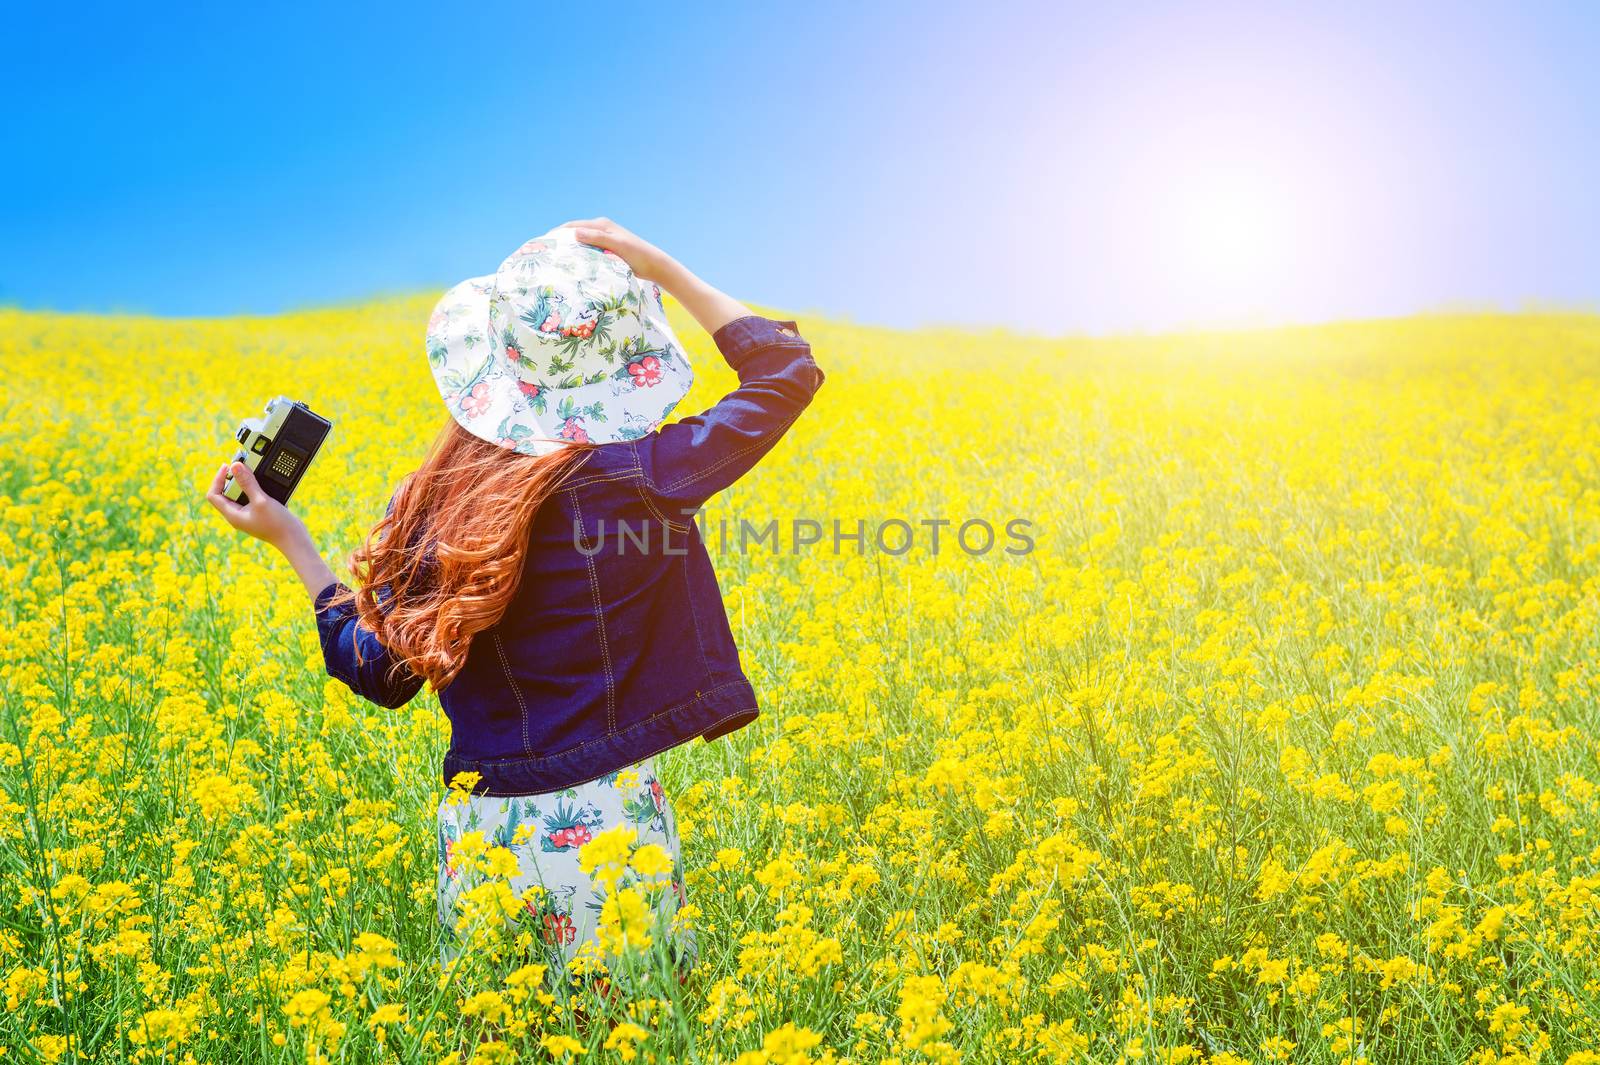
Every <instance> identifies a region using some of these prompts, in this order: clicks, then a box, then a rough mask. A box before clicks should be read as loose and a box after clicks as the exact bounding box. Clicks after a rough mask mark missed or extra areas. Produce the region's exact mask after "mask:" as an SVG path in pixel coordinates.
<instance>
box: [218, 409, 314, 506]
mask: <svg viewBox="0 0 1600 1065" xmlns="http://www.w3.org/2000/svg"><path fill="white" fill-rule="evenodd" d="M332 428H333V423H332V422H330V421H328V419H326V418H324V417H322V415H320V414H313V413H312V412H311V408H310V407H308V406H306V405H305V404H304V403H296V402H295V401H294V400H292V399H289V398H288V397H287V396H278V397H277V398H276V399H274V400H273V401H272V402H271V403H268V404H267V409H266V411H265V413H263V414H262V416H261V417H259V418H246V419H245V420H244V421H242V422H240V423H239V431H238V432H237V433H235V434H234V435H235V436H237V437H238V439H239V443H240V445H241V446H240V448H239V453H238V454H237V455H235V456H234V457H233V461H234V462H242V463H244V464H245V465H246V466H249V467H250V469H251V470H252V471H253V472H254V473H255V475H256V481H257V483H259V484H260V485H261V490H262V491H264V492H266V493H267V495H269V496H271V497H272V498H273V499H276V500H277V501H278V502H280V503H287V502H289V496H290V495H291V494H292V493H293V492H294V489H295V485H297V484H299V483H300V478H301V476H302V475H303V474H304V473H305V472H306V467H307V466H309V465H311V460H312V458H314V457H315V456H316V454H317V448H319V447H321V446H322V441H323V439H324V438H326V437H327V435H328V430H329V429H332ZM222 494H223V495H225V496H227V497H228V498H229V499H232V500H234V501H235V502H238V503H248V502H249V501H250V500H249V499H248V498H247V497H246V496H245V492H244V489H243V488H240V487H239V485H238V484H236V483H235V482H234V479H233V474H231V473H230V474H229V475H228V480H227V483H226V484H225V485H223V487H222Z"/></svg>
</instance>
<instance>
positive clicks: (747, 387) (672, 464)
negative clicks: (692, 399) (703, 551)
mask: <svg viewBox="0 0 1600 1065" xmlns="http://www.w3.org/2000/svg"><path fill="white" fill-rule="evenodd" d="M712 340H713V342H715V343H716V345H717V350H718V351H720V352H722V357H723V358H724V359H726V360H727V361H728V365H729V366H731V367H733V369H734V371H735V372H737V373H738V375H739V387H738V388H736V389H734V390H733V391H732V392H729V393H728V394H727V395H726V396H723V397H722V399H720V400H718V401H717V403H716V404H715V405H713V406H712V407H711V408H710V409H709V410H706V411H703V412H701V413H699V414H694V415H691V416H689V417H687V418H684V419H683V420H681V421H677V422H674V423H672V424H671V425H666V426H662V427H661V428H660V429H659V430H657V431H656V432H653V433H649V434H647V435H646V436H643V437H641V438H640V439H639V440H637V441H635V447H636V448H637V453H638V456H639V467H640V471H641V473H642V474H643V477H644V484H645V487H646V488H647V489H649V490H650V491H651V492H653V493H654V495H655V496H656V498H657V499H658V500H660V501H662V502H663V503H665V504H666V505H667V508H668V510H669V512H676V513H674V514H673V515H672V516H674V517H676V516H677V514H682V513H685V512H687V511H692V510H693V509H694V508H696V507H699V506H701V505H702V504H703V503H705V501H706V500H707V499H709V498H711V497H712V496H713V495H715V494H716V493H718V492H720V491H722V490H723V489H724V488H727V487H728V486H729V485H731V484H732V483H733V482H734V481H737V480H738V479H739V478H740V477H741V476H743V475H744V474H745V473H746V472H748V471H749V470H750V468H751V467H752V466H754V465H755V464H756V463H757V462H759V461H760V460H761V457H762V456H763V455H765V454H766V453H767V452H769V451H771V450H772V447H773V445H774V444H776V443H777V442H778V440H779V439H780V438H781V437H782V436H783V434H784V432H785V431H786V430H787V429H788V428H789V426H790V425H792V424H793V423H794V420H795V419H796V418H798V417H799V416H800V412H801V411H803V410H805V409H806V407H807V405H809V404H810V402H811V398H812V396H813V395H815V394H816V391H817V389H818V388H819V387H821V385H822V381H823V373H822V370H821V368H820V367H818V366H817V364H816V362H815V361H814V360H813V359H812V357H811V345H810V344H809V343H808V342H807V341H806V339H805V338H804V337H802V336H801V335H800V329H799V326H798V325H796V323H795V322H793V321H792V320H774V319H771V318H765V317H762V316H761V315H758V314H747V315H744V316H743V317H740V318H735V319H734V320H733V321H731V322H728V323H727V324H726V325H724V326H722V328H720V329H718V330H717V331H716V332H715V333H714V334H712Z"/></svg>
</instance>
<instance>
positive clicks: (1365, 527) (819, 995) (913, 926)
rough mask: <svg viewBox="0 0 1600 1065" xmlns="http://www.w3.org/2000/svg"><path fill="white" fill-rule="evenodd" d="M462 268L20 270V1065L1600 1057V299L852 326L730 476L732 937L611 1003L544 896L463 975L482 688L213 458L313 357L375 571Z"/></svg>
mask: <svg viewBox="0 0 1600 1065" xmlns="http://www.w3.org/2000/svg"><path fill="white" fill-rule="evenodd" d="M431 304H432V298H431V297H419V298H417V299H407V300H393V301H386V302H379V303H374V304H371V305H367V306H361V307H355V308H340V309H328V310H317V311H308V312H305V313H297V314H291V315H284V316H277V317H262V318H228V319H218V320H204V321H202V320H174V321H163V320H158V319H152V318H135V317H91V316H71V315H52V314H41V313H24V312H19V311H4V312H0V360H3V365H4V368H5V374H4V380H3V383H0V411H3V415H4V416H3V417H0V571H3V575H4V588H5V591H4V600H3V610H4V616H3V617H0V689H3V695H0V698H3V703H0V779H3V794H0V802H3V803H4V810H3V815H4V816H3V817H0V864H3V873H4V876H3V878H0V991H3V994H4V1006H5V1008H4V1010H3V1011H0V1060H4V1061H49V1062H57V1061H60V1062H68V1061H95V1062H113V1061H114V1062H123V1061H136V1062H190V1061H193V1062H218V1063H220V1062H235V1061H252V1062H254V1061H269V1062H300V1061H319V1060H329V1061H333V1060H339V1061H346V1062H364V1061H378V1060H394V1061H403V1062H418V1061H420V1062H428V1063H434V1062H440V1061H459V1060H464V1059H467V1058H474V1059H475V1060H478V1061H483V1062H509V1061H552V1060H553V1061H583V1062H630V1061H639V1062H644V1061H674V1062H689V1061H700V1062H707V1063H712V1062H717V1063H734V1062H737V1063H738V1065H802V1063H807V1062H816V1063H843V1062H857V1063H866V1062H896V1063H903V1065H913V1063H920V1062H932V1063H939V1065H954V1063H956V1062H968V1063H979V1062H1039V1063H1060V1062H1069V1061H1080V1060H1082V1061H1102V1062H1161V1063H1166V1062H1174V1063H1175V1062H1185V1061H1187V1062H1205V1061H1210V1062H1216V1063H1218V1065H1223V1063H1227V1065H1236V1063H1239V1062H1244V1061H1249V1062H1269V1061H1292V1062H1341V1063H1345V1062H1348V1063H1360V1062H1370V1063H1373V1065H1376V1063H1380V1062H1435V1061H1438V1062H1453V1063H1455V1062H1460V1063H1467V1062H1471V1063H1478V1065H1487V1063H1490V1062H1533V1061H1539V1062H1556V1063H1567V1065H1579V1063H1585V1062H1588V1063H1593V1062H1597V1061H1600V1057H1597V1056H1596V1055H1595V1054H1594V1053H1593V1052H1592V1048H1597V1047H1600V960H1597V959H1600V817H1597V811H1600V710H1597V704H1596V697H1597V694H1600V677H1597V675H1596V651H1597V647H1600V635H1597V624H1600V598H1597V596H1600V422H1597V419H1596V416H1595V414H1596V411H1597V410H1600V319H1596V318H1592V317H1582V316H1535V315H1526V316H1488V315H1460V316H1445V317H1428V318H1415V319H1407V320H1395V321H1381V322H1368V323H1352V324H1344V325H1331V326H1322V327H1308V328H1294V329H1282V330H1272V331H1261V332H1252V333H1240V334H1231V335H1225V334H1220V333H1219V334H1203V335H1202V334H1195V335H1185V336H1159V337H1143V338H1124V339H1116V340H1087V339H1063V338H1047V337H1037V336H1023V335H1017V334H1014V333H1007V332H1001V331H993V332H961V331H955V330H948V331H945V330H941V331H925V332H896V331H891V330H886V329H878V328H871V327H865V326H859V325H855V324H852V323H849V322H840V321H828V320H824V319H822V318H817V317H808V316H805V315H798V317H799V320H800V325H801V329H802V331H803V332H804V334H805V335H806V337H807V338H808V339H809V340H810V341H811V343H812V345H813V348H814V351H815V354H816V358H817V361H818V362H819V364H820V365H821V366H822V367H823V368H824V369H825V370H826V372H827V374H828V380H827V384H826V386H825V387H824V388H823V389H822V391H821V392H820V393H819V394H818V398H817V400H816V402H815V404H814V405H813V406H812V408H811V409H810V410H809V411H808V412H807V413H806V414H805V415H804V416H803V417H802V418H801V419H800V421H799V422H798V423H796V425H795V427H794V428H793V429H792V431H791V432H790V434H789V436H788V438H787V439H786V440H785V441H784V442H783V443H782V444H780V445H779V447H778V448H777V450H776V451H775V452H774V453H773V454H772V455H771V456H770V457H769V458H768V459H767V460H765V461H764V462H763V463H762V464H761V465H760V466H758V467H757V469H756V470H755V472H754V473H752V474H751V475H750V476H749V477H747V478H746V479H745V480H744V481H742V482H740V483H739V484H737V485H735V486H734V488H733V489H731V490H730V491H728V492H727V493H725V494H724V495H723V496H720V497H718V498H717V499H716V500H714V501H713V504H712V506H711V508H710V509H709V510H708V511H707V513H706V515H705V522H706V529H707V532H708V539H709V541H710V547H711V552H712V558H713V561H714V562H715V563H716V564H717V566H718V570H719V574H720V577H721V580H722V587H723V591H724V593H725V596H726V601H727V604H728V609H729V616H730V619H731V621H732V624H733V626H734V631H735V636H736V637H737V638H738V640H739V644H740V647H741V651H742V655H743V658H744V661H745V664H746V666H747V668H748V670H749V672H750V675H751V678H752V680H753V681H754V683H755V685H756V687H757V690H758V691H759V692H761V694H762V697H763V699H764V704H763V710H764V713H763V716H762V717H761V719H760V720H759V721H758V722H757V723H756V724H754V725H752V726H750V727H749V728H747V729H744V730H742V731H741V732H738V733H736V734H734V735H733V736H731V737H729V738H727V739H724V740H720V741H718V742H716V743H713V744H706V743H702V742H698V741H696V742H695V743H694V744H692V745H689V746H685V747H681V748H678V749H676V750H674V751H672V752H671V753H670V754H668V755H667V756H665V757H664V759H663V771H664V773H665V779H666V785H667V793H668V796H669V799H670V801H672V802H674V803H675V805H676V809H677V812H678V817H679V822H680V827H681V828H682V830H683V840H684V863H685V867H686V870H687V882H688V892H689V900H690V903H691V904H692V908H691V910H690V913H691V916H692V920H693V924H694V926H695V928H696V930H697V934H698V938H699V941H700V944H701V966H700V968H699V969H698V970H697V971H696V972H695V974H694V976H693V979H691V980H690V981H689V982H688V983H687V984H686V985H685V986H683V987H678V986H677V985H676V984H672V983H670V982H665V981H658V982H656V983H655V984H654V985H653V986H656V987H658V988H659V994H657V995H656V996H655V997H646V998H641V999H638V1000H636V1001H634V1002H631V1003H624V1004H620V1005H608V1004H607V1003H606V1002H605V1000H603V999H600V998H597V997H595V996H594V995H593V994H592V993H588V992H585V994H584V996H583V997H581V998H577V999H574V1000H573V1002H572V1003H571V1004H563V1003H562V1002H561V1001H560V1000H559V999H558V998H556V997H554V996H552V995H551V994H550V992H549V991H548V990H547V988H546V987H545V986H544V984H543V982H542V978H543V976H544V973H543V972H542V970H540V968H539V967H538V966H537V965H532V964H529V963H527V961H526V958H525V956H524V955H523V954H522V948H523V947H524V946H525V945H526V939H525V938H521V937H526V936H527V935H528V933H527V932H526V931H522V932H511V931H508V932H504V933H502V932H500V931H498V930H497V929H498V926H496V925H493V924H487V923H486V924H485V925H484V929H485V931H484V934H483V936H482V937H481V939H480V942H479V943H478V944H477V949H475V950H473V951H470V952H469V953H468V954H467V955H466V956H465V960H464V961H463V963H462V964H461V965H460V966H458V967H457V968H455V969H453V970H450V971H445V972H441V970H440V964H439V960H438V954H437V942H436V935H437V927H436V923H435V915H434V875H435V857H436V856H435V842H434V836H433V832H434V809H435V807H436V805H437V803H438V802H439V800H440V798H441V797H442V795H443V794H444V793H445V791H446V789H445V788H444V786H443V785H442V784H441V783H440V781H439V780H438V775H437V774H438V769H437V767H438V762H439V758H440V755H441V753H442V751H443V749H444V747H445V744H446V743H447V741H448V726H447V723H446V722H445V721H444V718H443V716H442V715H441V713H440V711H439V708H438V703H437V700H436V698H435V697H434V696H433V695H432V694H431V693H429V692H424V693H423V694H422V695H421V696H419V697H418V698H417V699H416V700H414V701H413V702H412V703H411V705H410V706H408V707H406V708H404V709H401V710H385V709H382V708H379V707H376V706H372V705H368V704H366V703H363V702H361V701H359V700H357V699H356V698H354V697H353V696H352V695H351V694H350V692H349V691H348V689H346V688H344V687H343V686H342V685H341V684H339V683H338V682H335V681H331V680H329V679H328V678H327V677H326V676H325V675H324V674H323V672H322V661H321V656H320V652H319V649H318V644H317V638H316V633H315V629H314V626H313V615H312V611H311V607H310V604H309V603H308V601H307V597H306V595H305V593H304V591H303V590H302V589H301V587H300V586H299V583H298V582H297V580H296V579H295V577H294V574H293V573H292V572H291V571H290V569H289V567H288V566H287V565H286V564H284V563H283V562H282V561H281V560H280V559H279V558H278V556H277V555H276V554H275V553H274V552H272V550H271V549H270V548H268V547H266V546H264V545H262V544H259V543H257V542H255V541H251V540H247V539H245V538H243V537H240V536H238V535H237V534H235V533H233V532H232V531H231V530H230V529H228V528H227V527H226V526H225V525H224V523H223V522H222V521H221V519H220V518H219V517H218V515H217V514H215V513H214V512H213V511H211V510H210V509H209V507H208V506H207V505H206V504H205V503H204V501H203V499H202V492H203V488H204V485H205V484H206V482H207V481H208V480H209V478H210V476H211V475H212V474H213V473H214V472H215V470H216V469H217V466H218V465H219V463H220V461H221V460H222V459H224V458H226V457H228V456H229V454H230V450H231V449H230V447H229V445H230V443H231V433H232V431H233V429H234V427H235V425H236V424H237V423H238V420H239V419H240V418H241V417H244V416H249V415H254V414H257V413H259V411H260V408H261V406H262V405H263V403H264V402H265V401H266V400H267V399H268V398H270V397H271V396H273V395H275V394H278V393H284V394H288V395H290V396H292V397H296V398H301V399H304V400H306V401H307V402H308V403H310V404H311V405H312V406H313V407H314V408H315V409H316V410H318V411H319V412H321V413H323V414H326V415H327V416H329V417H330V418H331V419H332V420H333V421H334V425H335V427H334V431H333V435H332V436H331V437H330V439H329V442H328V444H327V446H326V447H325V448H324V450H323V453H322V454H321V455H320V457H319V458H318V459H317V461H316V464H315V466H314V467H313V469H312V472H311V474H310V476H309V478H308V480H307V481H306V482H305V483H304V484H303V485H302V486H301V488H300V490H299V492H298V493H297V495H296V498H295V508H296V509H297V510H298V511H299V512H300V513H301V514H302V515H303V516H304V518H305V520H306V522H307V524H308V526H309V527H310V529H311V530H312V533H313V535H314V536H316V538H317V539H318V541H319V542H320V543H321V544H322V546H323V547H324V549H325V550H326V551H328V552H330V553H331V554H333V555H335V556H336V557H337V558H338V559H339V560H340V562H342V559H343V557H344V555H345V554H346V552H347V551H348V550H349V549H350V548H352V547H353V546H354V545H355V544H356V542H357V540H358V539H359V538H360V537H361V536H362V535H363V534H364V533H365V531H366V530H367V528H368V527H369V526H370V524H371V523H372V522H373V521H374V520H375V519H376V518H377V517H378V516H379V515H380V514H381V513H382V509H383V504H384V502H385V501H386V499H387V498H388V496H389V493H390V491H391V490H392V488H393V486H394V485H395V483H396V482H397V481H398V479H399V478H400V477H401V476H402V475H404V474H405V473H407V472H409V471H410V470H411V469H412V468H414V467H415V465H416V464H417V462H418V461H419V459H420V458H421V455H422V453H423V450H424V448H425V447H426V445H427V444H428V443H429V442H430V441H431V439H432V437H433V435H434V433H435V431H436V430H437V428H438V427H439V426H440V425H441V424H442V423H443V419H444V417H445V414H444V412H443V407H442V405H441V404H440V402H439V399H438V395H437V392H436V390H435V388H434V386H433V383H432V380H431V378H430V376H429V372H428V368H427V364H426V360H425V358H424V354H423V350H422V332H423V326H424V323H425V320H426V317H427V313H428V310H429V308H430V307H431ZM670 310H671V314H672V317H673V320H674V325H675V326H676V327H677V329H678V330H679V333H680V336H682V337H683V338H684V339H685V341H687V342H689V343H690V345H691V349H692V353H693V354H694V356H695V357H696V359H697V364H696V365H697V369H698V372H699V380H698V383H697V384H696V388H695V391H694V393H693V394H692V395H691V397H690V399H689V400H688V401H687V402H686V403H685V404H684V405H683V406H682V407H681V408H680V410H681V411H683V412H689V411H692V410H697V409H700V408H702V407H704V406H707V405H709V404H710V403H711V402H713V401H714V400H715V399H716V398H717V397H718V396H720V395H721V394H723V393H724V392H725V391H727V389H728V388H730V387H731V386H732V384H733V381H734V378H733V375H732V373H731V372H730V371H729V370H727V369H726V367H724V366H723V365H722V364H721V362H720V360H719V359H717V358H716V354H715V351H714V349H713V348H712V346H711V344H710V341H709V338H707V337H705V336H704V334H703V333H701V332H700V331H699V330H698V329H696V328H695V327H694V326H693V323H692V322H691V321H690V320H689V319H688V317H687V316H686V315H685V314H684V313H683V312H682V310H681V308H678V307H676V306H673V307H671V308H670ZM763 313H770V314H773V315H774V316H781V317H791V316H795V315H794V314H793V312H788V313H783V314H781V315H780V314H779V312H777V311H772V310H764V311H763ZM797 518H798V519H811V520H814V521H816V522H818V523H819V524H820V526H821V528H822V530H823V532H824V536H823V539H822V541H821V542H820V543H817V544H814V545H808V546H804V547H800V548H798V549H796V547H795V545H794V542H793V537H792V526H791V523H792V521H793V520H794V519H797ZM741 519H742V520H746V521H749V522H750V523H752V525H754V526H757V527H760V526H764V525H765V524H766V523H767V522H768V521H770V520H773V519H776V520H777V521H778V522H779V526H780V528H779V532H780V536H779V539H778V542H777V550H776V551H774V549H773V544H772V541H770V540H769V541H767V542H766V543H764V544H763V545H761V546H759V547H755V548H752V549H750V550H748V551H747V552H746V553H741V552H739V551H738V550H737V549H736V544H735V543H734V540H733V536H732V534H731V530H734V529H737V528H738V522H739V521H740V520H741ZM1012 519H1021V520H1023V521H1026V522H1028V523H1031V524H1030V525H1027V526H1025V527H1024V528H1025V529H1026V530H1028V535H1029V536H1030V538H1031V539H1032V541H1033V543H1034V549H1033V550H1032V551H1031V552H1027V553H1009V552H1008V551H1007V550H1006V548H1007V547H1011V548H1014V549H1015V548H1018V541H1017V540H1016V539H1013V538H1010V537H1008V536H1007V534H1006V530H1005V523H1006V522H1008V521H1010V520H1012ZM835 520H837V521H839V522H840V525H841V529H842V530H843V531H845V532H850V533H854V532H856V531H857V530H858V528H859V527H858V525H857V522H865V523H866V524H865V530H866V536H865V545H864V549H861V547H860V545H861V541H855V540H843V541H841V543H840V544H839V551H838V553H835V550H834V544H833V542H832V523H833V522H834V521H835ZM939 520H943V521H948V522H949V523H950V524H949V525H947V526H936V525H933V524H924V522H929V523H932V522H935V521H939ZM969 520H978V521H982V522H987V523H989V525H990V526H991V527H992V528H994V530H995V532H996V539H995V543H994V546H993V547H992V548H991V549H990V550H988V551H987V552H982V553H978V552H975V551H968V550H967V549H965V548H963V547H962V546H961V544H960V543H958V542H957V540H956V537H955V534H956V532H957V530H958V529H959V527H960V526H961V525H962V523H964V522H967V521H969ZM724 521H725V522H727V523H728V525H729V527H730V535H729V539H728V540H727V541H726V542H725V544H724V545H723V546H722V547H721V548H720V549H719V542H718V537H717V535H716V531H717V529H718V528H719V525H720V523H721V522H724ZM896 522H904V523H905V525H903V526H902V525H899V524H896ZM880 527H881V529H882V532H883V541H884V543H885V544H886V545H887V547H888V548H890V549H891V550H889V551H885V550H878V549H877V548H876V545H875V541H876V540H877V539H878V536H877V533H878V531H879V530H880ZM934 531H939V532H940V533H941V537H940V543H939V549H938V550H937V551H934V550H933V545H932V534H933V532H934ZM907 532H909V533H910V534H911V539H910V547H909V550H904V551H902V550H901V548H902V545H903V544H904V543H905V542H906V533H907ZM966 543H967V544H968V545H969V546H976V547H982V546H983V543H984V537H983V535H982V527H981V526H979V525H972V526H969V527H968V530H967V537H966ZM895 552H898V553H895ZM618 857H619V860H625V856H623V855H619V856H618ZM477 860H479V861H481V862H482V863H483V867H484V868H485V869H486V870H488V871H490V872H491V873H492V871H493V870H494V869H495V868H497V867H500V866H497V864H496V860H495V855H494V854H493V853H490V852H487V851H486V852H484V853H482V854H480V855H479V856H478V858H477ZM490 883H492V876H491V881H490ZM484 898H487V900H488V904H493V903H494V901H495V900H494V898H493V896H492V895H491V896H485V897H484ZM484 898H480V899H479V902H483V901H484ZM508 909H510V910H513V911H514V910H515V900H511V905H510V906H508ZM519 939H520V942H519ZM580 1010H581V1012H580Z"/></svg>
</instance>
